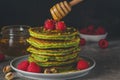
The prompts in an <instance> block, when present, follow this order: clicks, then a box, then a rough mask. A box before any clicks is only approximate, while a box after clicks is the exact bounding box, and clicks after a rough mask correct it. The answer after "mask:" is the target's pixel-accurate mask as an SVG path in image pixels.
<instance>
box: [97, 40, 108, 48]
mask: <svg viewBox="0 0 120 80" xmlns="http://www.w3.org/2000/svg"><path fill="white" fill-rule="evenodd" d="M98 45H99V46H100V48H102V49H105V48H107V47H108V45H109V44H108V41H107V40H106V39H101V40H100V41H99V42H98Z"/></svg>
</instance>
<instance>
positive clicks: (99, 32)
mask: <svg viewBox="0 0 120 80" xmlns="http://www.w3.org/2000/svg"><path fill="white" fill-rule="evenodd" d="M105 33H106V31H105V29H104V28H103V27H102V26H99V27H98V28H97V29H96V34H98V35H100V34H105Z"/></svg>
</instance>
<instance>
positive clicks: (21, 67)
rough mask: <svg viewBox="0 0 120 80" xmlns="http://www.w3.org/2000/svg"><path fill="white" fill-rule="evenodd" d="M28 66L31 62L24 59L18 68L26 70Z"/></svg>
mask: <svg viewBox="0 0 120 80" xmlns="http://www.w3.org/2000/svg"><path fill="white" fill-rule="evenodd" d="M28 66H29V62H28V61H27V60H24V61H21V62H20V63H19V64H18V65H17V68H18V69H20V70H23V71H26V70H27V68H28Z"/></svg>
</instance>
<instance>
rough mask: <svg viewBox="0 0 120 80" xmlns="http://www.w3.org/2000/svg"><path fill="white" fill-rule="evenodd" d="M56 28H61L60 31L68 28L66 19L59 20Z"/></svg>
mask: <svg viewBox="0 0 120 80" xmlns="http://www.w3.org/2000/svg"><path fill="white" fill-rule="evenodd" d="M56 29H57V30H60V31H64V30H66V24H65V23H64V21H59V22H57V23H56Z"/></svg>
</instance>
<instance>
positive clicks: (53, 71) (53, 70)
mask: <svg viewBox="0 0 120 80" xmlns="http://www.w3.org/2000/svg"><path fill="white" fill-rule="evenodd" d="M57 72H58V71H57V69H56V68H46V69H45V70H44V73H46V74H47V73H57Z"/></svg>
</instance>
